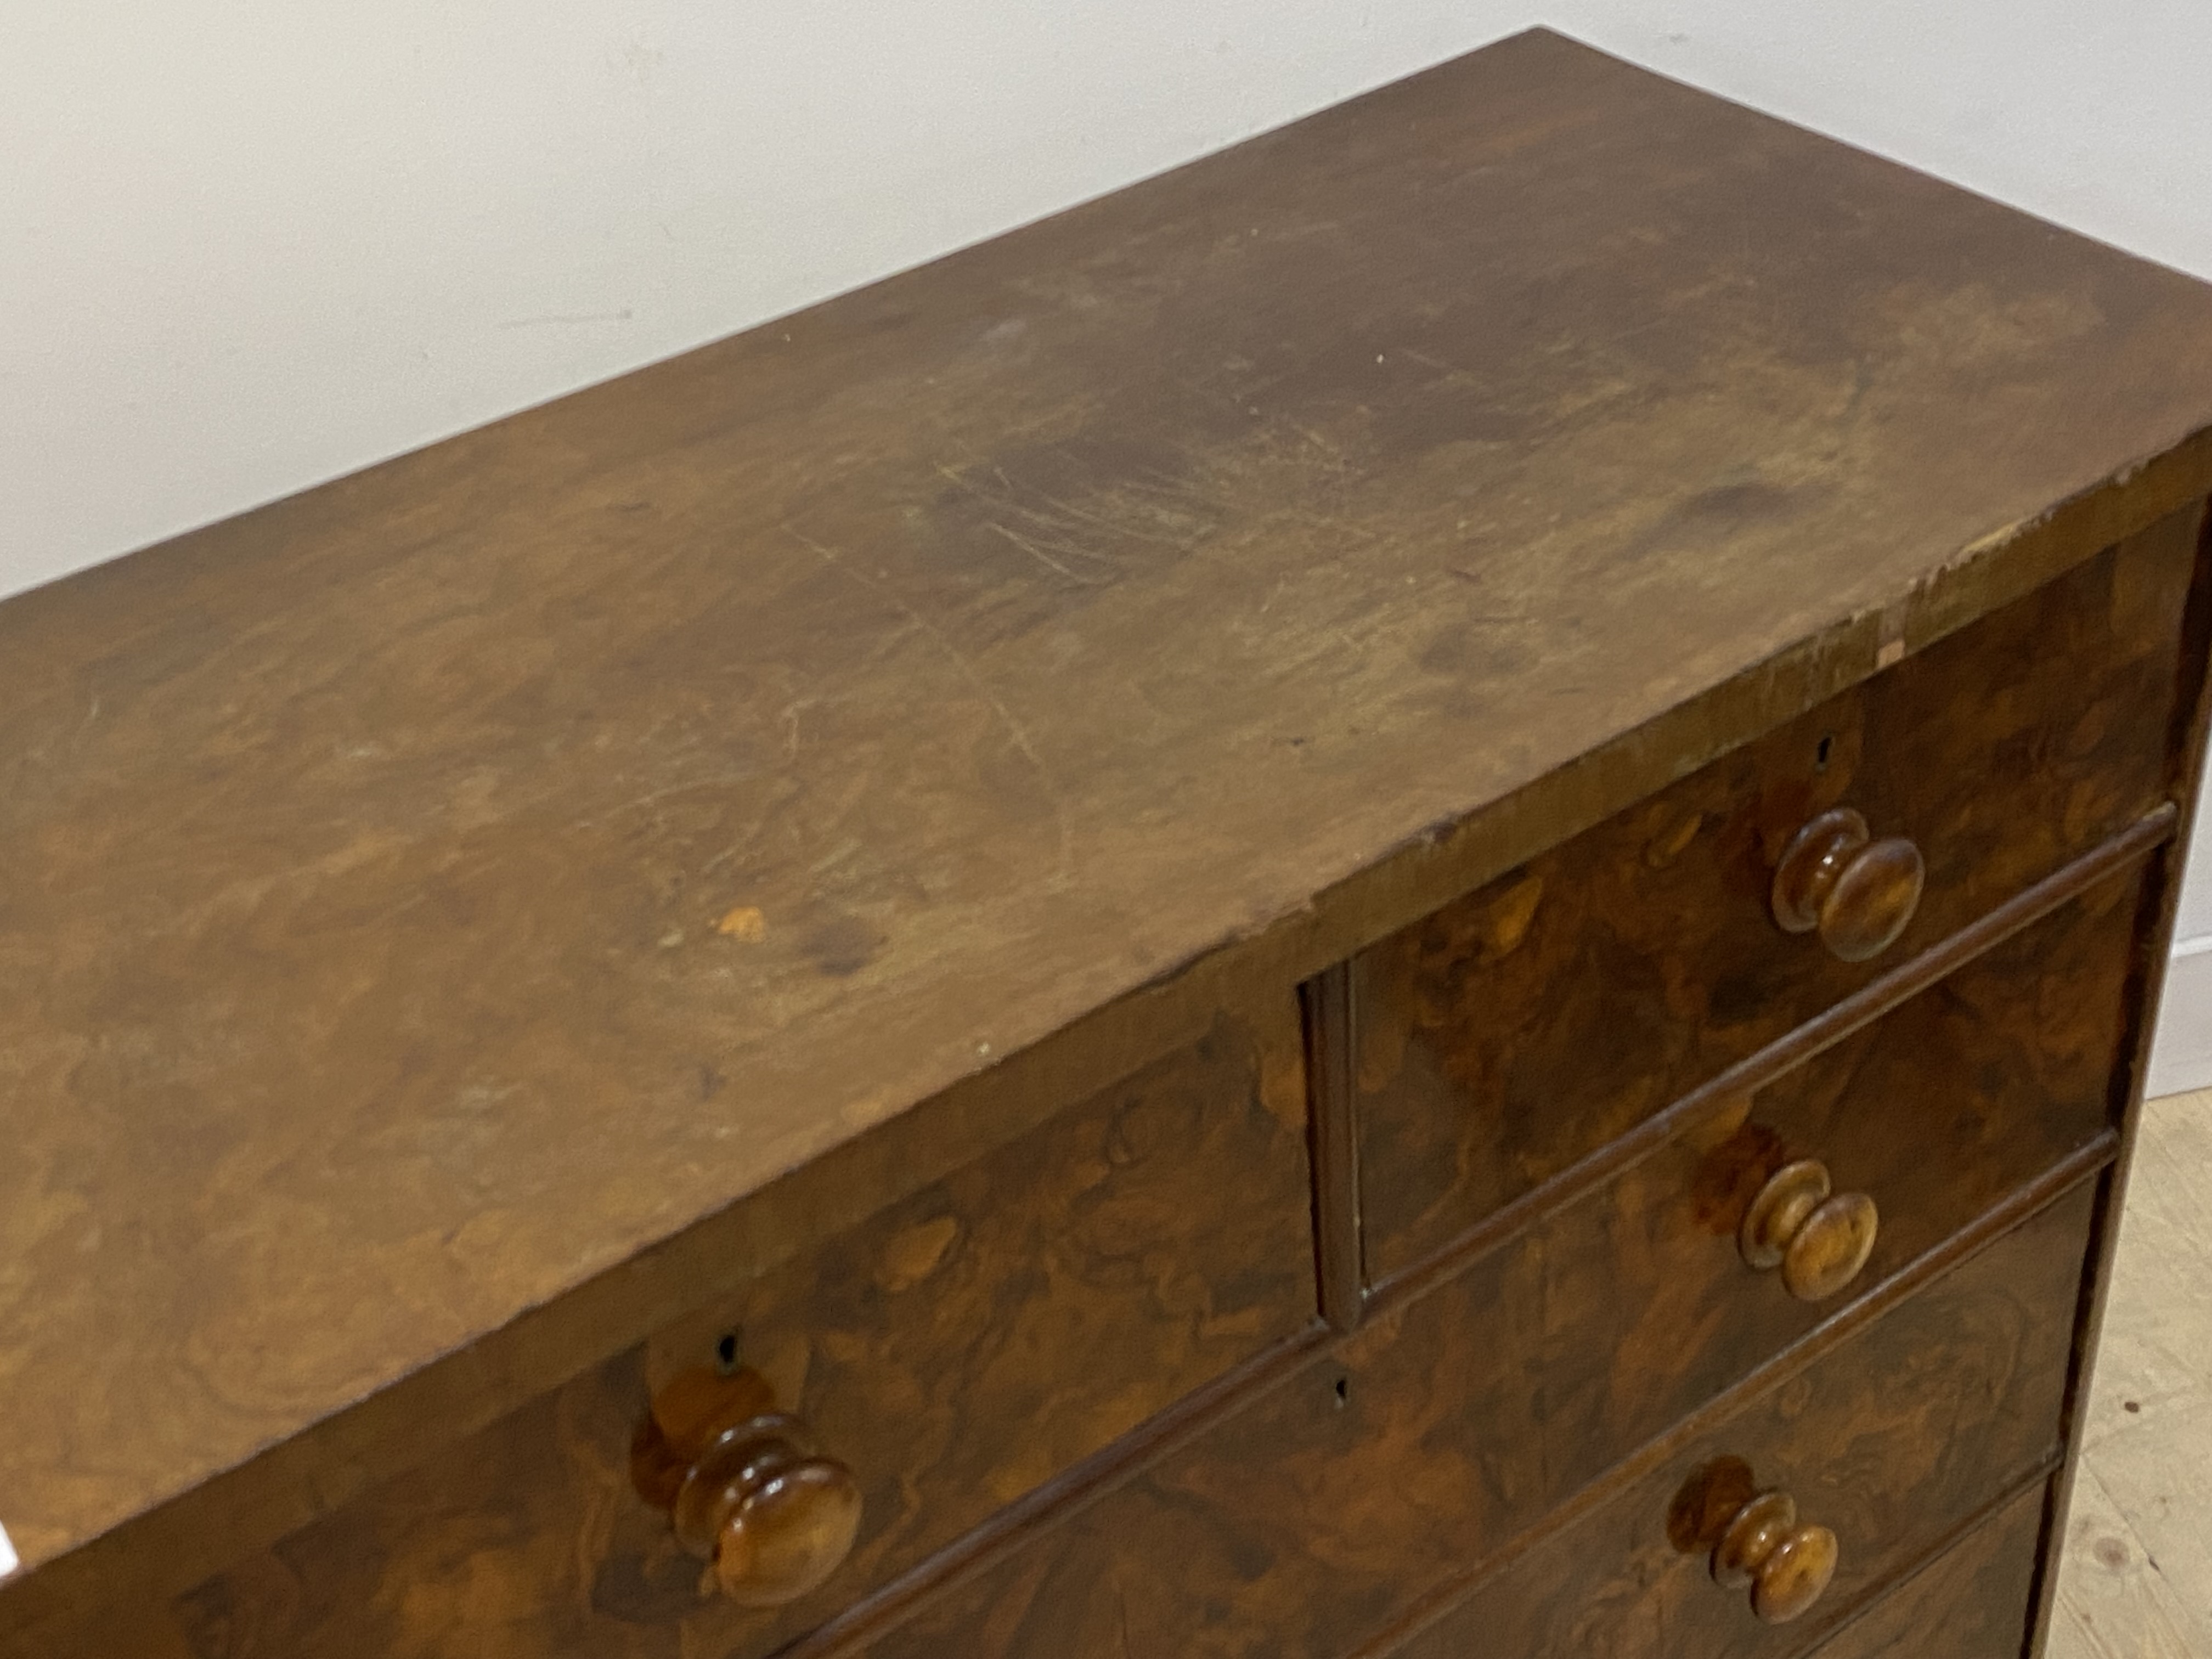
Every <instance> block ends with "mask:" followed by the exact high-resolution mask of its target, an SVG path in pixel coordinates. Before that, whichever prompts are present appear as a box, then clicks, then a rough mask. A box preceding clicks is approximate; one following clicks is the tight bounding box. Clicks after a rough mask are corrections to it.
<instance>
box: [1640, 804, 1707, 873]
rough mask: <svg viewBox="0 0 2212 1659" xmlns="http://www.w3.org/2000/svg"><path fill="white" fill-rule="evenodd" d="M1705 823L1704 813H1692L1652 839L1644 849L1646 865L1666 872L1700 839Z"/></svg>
mask: <svg viewBox="0 0 2212 1659" xmlns="http://www.w3.org/2000/svg"><path fill="white" fill-rule="evenodd" d="M1704 824H1705V814H1704V813H1702V812H1692V813H1691V814H1690V815H1689V816H1688V817H1686V818H1684V819H1683V820H1682V821H1681V822H1680V823H1677V824H1675V825H1674V827H1673V828H1672V829H1668V830H1666V831H1664V832H1663V833H1662V834H1660V835H1658V836H1654V837H1652V839H1651V841H1650V842H1649V843H1648V844H1647V845H1646V846H1645V847H1644V863H1646V864H1648V865H1650V866H1651V867H1652V868H1653V869H1654V870H1664V869H1665V868H1666V867H1667V866H1668V865H1670V864H1672V863H1673V862H1674V860H1676V859H1678V858H1680V857H1681V856H1682V853H1683V850H1684V849H1685V848H1687V847H1688V846H1689V844H1690V843H1691V842H1693V841H1695V840H1696V839H1697V838H1698V831H1699V829H1701V828H1703V827H1704Z"/></svg>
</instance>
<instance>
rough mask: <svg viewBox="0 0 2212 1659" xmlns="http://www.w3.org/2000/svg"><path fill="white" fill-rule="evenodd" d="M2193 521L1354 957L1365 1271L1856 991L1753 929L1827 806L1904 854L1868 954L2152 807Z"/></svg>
mask: <svg viewBox="0 0 2212 1659" xmlns="http://www.w3.org/2000/svg"><path fill="white" fill-rule="evenodd" d="M2200 517H2201V514H2200V513H2199V511H2198V509H2196V508H2191V509H2190V510H2188V511H2186V512H2185V513H2178V514H2175V515H2173V516H2172V517H2171V518H2169V519H2167V520H2164V521H2162V522H2161V523H2160V525H2159V526H2157V527H2155V528H2154V529H2153V530H2151V531H2148V532H2145V533H2144V534H2143V535H2142V536H2141V537H2138V538H2134V539H2133V540H2131V541H2130V542H2129V543H2127V544H2123V545H2121V546H2119V547H2118V548H2115V549H2113V550H2110V551H2108V552H2106V553H2105V554H2103V555H2101V556H2100V557H2099V558H2097V559H2096V560H2094V561H2093V562H2089V563H2087V564H2085V565H2083V566H2082V567H2081V568H2078V569H2076V570H2075V571H2073V572H2070V573H2069V574H2067V575H2066V576H2064V577H2063V578H2061V579H2060V580H2057V581H2056V582H2053V583H2051V584H2050V585H2048V586H2045V587H2044V588H2042V589H2040V590H2039V591H2038V592H2035V593H2033V594H2032V595H2030V596H2028V597H2027V598H2025V599H2021V600H2020V601H2018V602H2017V603H2016V604H2015V605H2012V606H2010V607H2008V609H2006V610H2005V611H2001V612H1999V613H1997V614H1996V615H1994V616H1992V617H1989V618H1988V619H1987V620H1985V621H1984V622H1981V623H1977V624H1976V625H1975V626H1974V627H1972V629H1966V630H1963V631H1962V632H1960V633H1959V634H1957V635H1953V636H1952V637H1951V638H1950V639H1948V640H1946V641H1943V642H1942V644H1940V645H1938V646H1936V647H1933V648H1932V649H1930V650H1929V651H1927V652H1925V653H1923V654H1922V655H1920V656H1919V657H1917V658H1915V659H1912V660H1911V661H1909V662H1906V663H1904V664H1902V665H1899V667H1898V668H1896V669H1895V670H1893V671H1891V672H1889V673H1887V674H1884V675H1881V676H1880V677H1878V678H1875V679H1874V680H1872V681H1869V682H1868V683H1867V684H1864V685H1863V686H1861V687H1859V688H1857V689H1856V690H1853V691H1851V692H1850V693H1848V694H1846V695H1844V696H1841V697H1838V698H1837V699H1834V700H1832V701H1831V702H1828V703H1826V704H1825V705H1823V706H1821V707H1820V708H1816V709H1814V710H1812V711H1810V712H1808V713H1807V714H1804V715H1802V716H1801V717H1800V718H1799V719H1797V720H1794V721H1792V722H1790V724H1788V725H1787V726H1784V727H1783V728H1782V729H1781V730H1779V731H1778V732H1775V733H1774V734H1772V735H1771V737H1769V738H1765V739H1763V740H1761V741H1760V742H1759V743H1757V744H1752V745H1750V746H1748V747H1747V748H1746V749H1744V750H1740V751H1738V752H1737V753H1735V754H1734V755H1731V756H1729V757H1725V758H1724V759H1723V760H1721V761H1718V762H1716V763H1713V764H1712V765H1711V766H1710V767H1707V768H1706V769H1704V770H1703V771H1701V772H1699V773H1698V774H1696V775H1693V776H1692V777H1689V778H1686V779H1685V780H1684V781H1682V782H1680V783H1679V784H1677V785H1675V786H1674V787H1672V788H1670V789H1668V790H1666V791H1663V792H1662V793H1660V794H1658V795H1656V796H1655V797H1654V798H1653V799H1650V800H1649V801H1646V802H1644V803H1642V804H1640V805H1638V806H1637V807H1636V808H1634V809H1633V810H1632V811H1630V812H1628V813H1626V814H1624V815H1622V816H1621V817H1619V818H1616V819H1614V820H1613V821H1611V822H1609V823H1605V824H1601V825H1600V826H1598V827H1597V828H1596V829H1592V830H1590V831H1589V832H1587V833H1586V834H1584V835H1583V836H1579V837H1577V838H1576V839H1575V840H1573V841H1571V842H1567V843H1566V844H1565V845H1563V846H1561V847H1559V848H1556V849H1554V850H1553V851H1552V852H1550V853H1547V854H1544V855H1542V856H1541V857H1540V858H1537V859H1534V860H1531V861H1530V862H1529V863H1528V864H1527V865H1525V866H1522V867H1521V868H1519V869H1516V870H1515V871H1512V872H1509V873H1507V874H1506V875H1504V876H1502V877H1500V878H1498V880H1497V881H1495V882H1493V883H1492V884H1488V885H1486V887H1484V888H1482V889H1481V890H1479V891H1477V892H1474V893H1473V894H1470V895H1469V896H1467V897H1466V898H1464V899H1462V900H1460V901H1458V902H1455V903H1453V904H1450V905H1449V906H1447V907H1445V908H1443V910H1441V911H1439V912H1438V913H1437V914H1436V915H1433V916H1431V917H1429V918H1426V919H1425V920H1424V921H1420V922H1419V923H1416V924H1415V925H1413V927H1409V928H1407V929H1406V930H1404V931H1403V932H1402V933H1399V934H1398V935H1396V936H1395V937H1394V938H1393V939H1390V940H1389V941H1388V942H1387V943H1385V944H1383V945H1379V946H1377V947H1376V949H1375V950H1373V951H1370V952H1368V953H1367V954H1366V955H1365V956H1364V957H1363V958H1362V959H1361V962H1360V964H1359V968H1360V975H1359V997H1360V1006H1361V1008H1362V1022H1363V1023H1362V1029H1361V1033H1360V1038H1359V1044H1360V1059H1359V1066H1360V1085H1361V1095H1360V1100H1359V1107H1360V1113H1361V1118H1362V1123H1363V1144H1362V1148H1361V1170H1362V1178H1363V1182H1364V1186H1363V1192H1362V1212H1363V1215H1364V1220H1365V1225H1366V1257H1367V1262H1368V1269H1369V1272H1370V1275H1372V1276H1376V1277H1379V1276H1382V1275H1383V1274H1387V1273H1389V1272H1390V1271H1392V1270H1394V1269H1395V1268H1399V1267H1403V1266H1405V1265H1407V1263H1409V1262H1410V1261H1415V1260H1418V1259H1419V1257H1420V1256H1421V1255H1424V1254H1425V1253H1426V1252H1427V1251H1430V1250H1432V1249H1437V1248H1438V1247H1440V1246H1442V1245H1443V1244H1445V1243H1449V1240H1450V1239H1451V1238H1452V1237H1454V1236H1455V1234H1456V1233H1458V1232H1460V1231H1463V1230H1465V1229H1466V1228H1467V1227H1468V1226H1469V1225H1472V1224H1473V1223H1474V1222H1476V1221H1479V1220H1480V1219H1481V1218H1482V1217H1483V1216H1485V1215H1486V1214H1488V1213H1489V1212H1492V1210H1494V1209H1496V1208H1498V1206H1501V1205H1503V1204H1504V1203H1507V1202H1510V1200H1512V1199H1514V1198H1515V1197H1516V1196H1518V1195H1519V1194H1522V1193H1524V1192H1526V1191H1528V1190H1529V1189H1530V1188H1533V1187H1534V1186H1536V1185H1538V1184H1540V1183H1541V1182H1542V1181H1544V1180H1545V1179H1547V1177H1549V1176H1553V1175H1555V1174H1557V1173H1558V1172H1559V1170H1562V1169H1564V1168H1565V1167H1567V1166H1568V1165H1569V1164H1572V1163H1574V1162H1575V1161H1576V1160H1577V1158H1581V1157H1582V1156H1583V1155H1584V1154H1586V1153H1588V1152H1591V1151H1593V1150H1595V1148H1596V1147H1598V1146H1601V1145H1602V1144H1603V1143H1604V1142H1605V1141H1607V1140H1608V1139H1612V1138H1613V1136H1615V1135H1618V1134H1620V1133H1621V1132H1622V1131H1624V1130H1626V1129H1627V1128H1629V1127H1632V1126H1633V1125H1634V1124H1636V1123H1637V1122H1638V1121H1640V1120H1642V1119H1643V1118H1644V1117H1646V1116H1648V1115H1650V1114H1651V1113H1653V1112H1655V1111H1656V1110H1658V1109H1661V1108H1662V1107H1663V1106H1665V1105H1666V1104H1667V1103H1668V1102H1670V1101H1672V1100H1673V1099H1674V1098H1675V1097H1677V1096H1679V1095H1680V1094H1681V1093H1683V1092H1684V1091H1686V1090H1687V1089H1688V1088H1690V1087H1691V1086H1692V1085H1695V1084H1697V1083H1699V1082H1700V1081H1702V1080H1703V1079H1705V1078H1706V1077H1709V1076H1711V1075H1712V1074H1714V1073H1717V1072H1718V1071H1720V1070H1722V1069H1723V1067H1725V1066H1728V1065H1729V1064H1731V1063H1732V1062H1734V1061H1735V1060H1740V1059H1741V1058H1742V1057H1743V1056H1745V1055H1746V1054H1749V1053H1750V1052H1752V1051H1753V1049H1755V1048H1759V1046H1761V1045H1762V1044H1765V1043H1766V1042H1771V1041H1773V1040H1774V1039H1775V1038H1777V1037H1778V1036H1781V1035H1782V1034H1783V1033H1784V1032H1785V1031H1787V1030H1790V1027H1792V1026H1793V1025H1796V1024H1798V1023H1799V1022H1801V1021H1802V1020H1804V1019H1805V1018H1808V1017H1809V1016H1810V1015H1812V1014H1814V1013H1815V1012H1818V1011H1819V1010H1820V1009H1821V1008H1823V1007H1825V1006H1828V1005H1829V1004H1831V1003H1832V1002H1835V1001H1837V1000H1839V999H1841V998H1842V997H1844V996H1845V995H1847V994H1849V993H1850V991H1851V990H1852V989H1854V988H1855V987H1858V986H1860V985H1862V984H1864V983H1866V982H1867V981H1869V979H1870V978H1872V977H1873V976H1874V975H1875V973H1876V972H1878V971H1879V968H1880V965H1881V964H1880V963H1879V962H1868V963H1857V964H1855V963H1846V962H1844V961H1840V960H1838V959H1837V958H1836V957H1835V956H1834V955H1833V954H1832V951H1829V950H1826V949H1823V948H1822V947H1821V945H1820V943H1819V941H1818V940H1817V939H1812V938H1807V937H1793V936H1791V935H1790V934H1787V933H1784V932H1783V931H1781V929H1780V928H1779V927H1777V926H1776V924H1775V921H1774V919H1773V915H1772V914H1771V908H1770V900H1769V888H1770V885H1771V881H1772V878H1773V872H1774V870H1775V867H1776V863H1777V860H1778V858H1779V857H1780V856H1781V854H1782V853H1783V852H1784V848H1785V846H1786V845H1787V843H1789V842H1790V840H1791V838H1792V837H1793V836H1795V835H1796V833H1797V831H1798V830H1799V829H1800V828H1801V827H1802V826H1803V825H1804V824H1805V823H1807V822H1808V819H1810V818H1812V817H1814V815H1815V814H1816V813H1818V812H1820V811H1823V810H1825V809H1827V808H1830V807H1832V806H1834V805H1836V804H1837V803H1838V802H1847V803H1849V804H1850V805H1853V806H1855V807H1857V808H1859V809H1860V810H1862V811H1863V812H1864V813H1865V814H1866V816H1867V818H1868V820H1869V822H1870V823H1872V824H1873V825H1874V826H1875V829H1876V831H1877V832H1878V833H1879V832H1882V831H1885V830H1894V831H1898V832H1900V833H1906V834H1910V835H1911V837H1912V838H1913V840H1914V841H1915V842H1917V845H1918V846H1919V848H1921V850H1922V852H1923V854H1924V855H1925V857H1926V860H1927V862H1928V873H1927V884H1926V890H1925V896H1924V897H1923V900H1922V901H1921V903H1920V905H1919V911H1918V914H1917V915H1916V916H1915V917H1914V919H1913V921H1912V922H1911V926H1910V927H1907V928H1906V929H1905V932H1904V934H1903V937H1902V939H1900V940H1899V944H1898V945H1896V946H1895V947H1894V950H1893V951H1892V953H1891V955H1892V956H1895V955H1899V954H1902V953H1904V952H1906V951H1911V949H1913V948H1915V947H1916V945H1924V944H1926V943H1929V942H1932V941H1933V940H1935V939H1940V938H1942V937H1943V935H1945V934H1946V933H1950V932H1952V931H1954V930H1955V929H1956V928H1958V927H1960V926H1961V925H1963V924H1965V923H1966V922H1968V921H1972V919H1973V918H1974V917H1975V916H1976V915H1979V914H1981V913H1982V912H1984V911H1986V910H1989V909H1990V908H1994V907H1995V906H1996V904H1998V903H2000V902H2002V901H2003V900H2005V899H2007V898H2008V897H2010V896H2012V895H2013V894H2014V893H2015V892H2018V891H2020V890H2021V889H2023V888H2025V887H2027V886H2028V885H2029V884H2031V883H2033V881H2035V880H2036V879H2038V878H2040V877H2042V876H2044V875H2045V874H2047V873H2048V872H2050V871H2051V870H2053V869H2056V868H2057V867H2058V866H2060V865H2061V864H2062V863H2063V862H2064V861H2065V860H2067V859H2069V858H2070V857H2072V856H2075V855H2076V854H2080V853H2081V852H2082V851H2084V850H2086V849H2087V848H2089V847H2091V846H2093V844H2095V843H2096V842H2098V841H2099V840H2100V839H2102V838H2103V837H2105V836H2109V835H2111V834H2112V833H2113V832H2114V831H2116V830H2117V829H2119V828H2120V827H2121V826H2122V825H2123V824H2124V823H2127V822H2128V821H2129V820H2130V819H2131V818H2133V817H2136V816H2137V815H2138V814H2140V813H2142V811H2145V810H2147V809H2148V807H2150V806H2151V805H2154V803H2156V802H2157V801H2158V800H2159V799H2162V797H2163V795H2164V793H2165V791H2166V788H2167V787H2168V784H2169V782H2170V772H2169V755H2168V750H2167V746H2166V745H2167V739H2168V724H2167V720H2168V714H2169V711H2170V710H2171V709H2172V707H2173V705H2174V700H2175V686H2176V680H2177V674H2178V671H2179V654H2180V647H2181V638H2180V635H2181V623H2182V617H2183V613H2184V610H2185V599H2186V597H2187V594H2188V592H2189V582H2190V580H2191V575H2192V574H2193V573H2194V568H2195V553H2196V544H2197V526H2198V523H2199V520H2200ZM1964 687H1972V695H1971V696H1967V695H1962V691H1961V688H1964Z"/></svg>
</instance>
